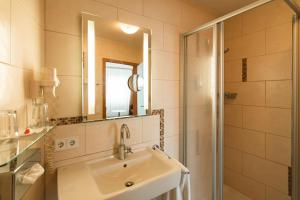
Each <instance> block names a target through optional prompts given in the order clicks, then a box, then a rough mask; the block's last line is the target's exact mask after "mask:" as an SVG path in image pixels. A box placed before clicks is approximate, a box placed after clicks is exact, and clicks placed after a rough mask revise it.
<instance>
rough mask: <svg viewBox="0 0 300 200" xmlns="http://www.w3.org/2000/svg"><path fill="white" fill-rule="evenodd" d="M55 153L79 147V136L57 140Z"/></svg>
mask: <svg viewBox="0 0 300 200" xmlns="http://www.w3.org/2000/svg"><path fill="white" fill-rule="evenodd" d="M54 143H55V151H64V150H69V149H75V148H78V147H79V138H78V137H77V136H74V137H69V138H60V139H56V140H55V142H54Z"/></svg>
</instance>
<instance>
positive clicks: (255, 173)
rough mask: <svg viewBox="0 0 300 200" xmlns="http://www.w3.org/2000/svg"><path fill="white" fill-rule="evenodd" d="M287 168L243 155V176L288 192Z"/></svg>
mask: <svg viewBox="0 0 300 200" xmlns="http://www.w3.org/2000/svg"><path fill="white" fill-rule="evenodd" d="M287 174H288V168H287V167H286V166H283V165H279V164H276V163H274V162H271V161H267V160H264V159H261V158H258V157H255V156H251V155H247V154H244V155H243V175H245V176H248V177H250V178H253V179H255V180H257V181H259V182H262V183H265V184H267V185H270V186H272V187H274V188H276V189H278V190H280V191H282V192H284V193H287V192H288V176H287Z"/></svg>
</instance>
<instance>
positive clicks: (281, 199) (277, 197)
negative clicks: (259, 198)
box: [267, 187, 291, 200]
mask: <svg viewBox="0 0 300 200" xmlns="http://www.w3.org/2000/svg"><path fill="white" fill-rule="evenodd" d="M267 200H291V197H290V196H288V195H286V194H284V193H282V192H280V191H278V190H275V189H274V188H272V187H267Z"/></svg>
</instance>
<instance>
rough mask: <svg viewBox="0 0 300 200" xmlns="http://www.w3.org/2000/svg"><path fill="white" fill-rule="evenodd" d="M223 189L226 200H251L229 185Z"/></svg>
mask: <svg viewBox="0 0 300 200" xmlns="http://www.w3.org/2000/svg"><path fill="white" fill-rule="evenodd" d="M223 189H224V190H223V192H224V193H223V195H224V200H251V199H250V198H249V197H247V196H245V195H243V194H241V193H240V192H238V191H237V190H235V189H233V188H231V187H230V186H228V185H224V187H223Z"/></svg>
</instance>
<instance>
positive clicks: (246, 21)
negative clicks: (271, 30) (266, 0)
mask: <svg viewBox="0 0 300 200" xmlns="http://www.w3.org/2000/svg"><path fill="white" fill-rule="evenodd" d="M266 16H267V15H266V6H265V5H263V6H259V7H257V8H255V9H252V10H249V11H247V12H245V13H243V14H242V19H243V26H242V27H243V34H249V33H254V32H257V31H261V30H264V29H265V28H266V20H267V17H266Z"/></svg>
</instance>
